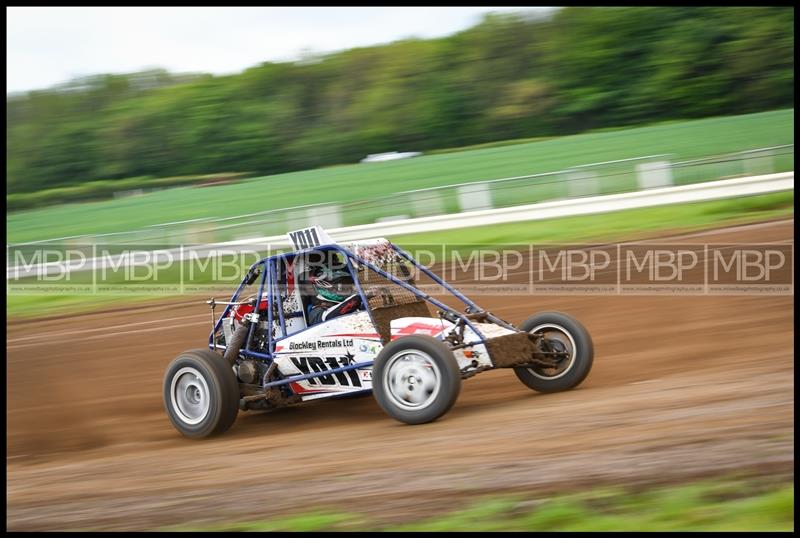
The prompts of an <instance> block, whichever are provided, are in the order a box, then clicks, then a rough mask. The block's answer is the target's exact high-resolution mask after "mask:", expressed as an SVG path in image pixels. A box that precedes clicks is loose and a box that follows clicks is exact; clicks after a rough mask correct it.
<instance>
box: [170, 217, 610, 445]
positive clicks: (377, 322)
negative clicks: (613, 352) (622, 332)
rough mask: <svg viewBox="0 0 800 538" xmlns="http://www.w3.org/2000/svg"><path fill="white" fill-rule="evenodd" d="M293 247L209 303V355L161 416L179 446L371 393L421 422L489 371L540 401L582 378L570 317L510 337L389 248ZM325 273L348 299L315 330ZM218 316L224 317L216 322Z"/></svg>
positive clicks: (510, 331) (315, 233)
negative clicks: (338, 276) (288, 410)
mask: <svg viewBox="0 0 800 538" xmlns="http://www.w3.org/2000/svg"><path fill="white" fill-rule="evenodd" d="M289 236H290V239H291V243H292V245H293V247H294V248H293V249H291V250H288V251H286V252H282V253H279V254H275V255H272V256H269V257H265V258H262V259H260V260H259V261H258V262H256V263H254V264H253V265H252V266H251V267H250V268H249V270H248V271H247V273H246V275H245V277H244V279H243V281H242V283H241V284H240V285H239V287H238V289H237V290H236V292H235V293H234V294H233V296H232V297H231V298H230V300H229V301H224V302H217V301H215V300H214V299H211V300H210V301H208V303H209V304H210V305H211V318H212V325H213V329H212V332H211V335H210V337H209V342H208V348H202V349H194V350H190V351H185V352H183V353H181V354H180V355H179V356H178V357H177V358H176V359H175V360H174V361H172V363H171V364H170V365H169V367H168V368H167V371H166V375H165V378H164V385H163V397H164V407H165V409H166V412H167V414H168V415H169V418H170V421H171V422H172V424H173V425H174V426H175V428H176V429H177V430H178V431H179V432H181V433H182V434H183V435H185V436H187V437H192V438H201V437H207V436H210V435H214V434H219V433H222V432H224V431H226V430H227V429H228V428H230V426H231V425H232V424H233V422H234V421H235V419H236V417H237V415H238V413H239V411H240V410H243V411H247V410H270V409H275V408H279V407H283V406H287V405H292V404H297V403H301V402H305V401H308V400H316V399H321V398H335V397H342V396H350V395H355V394H369V392H372V394H373V395H374V397H375V400H376V401H377V403H378V405H379V406H380V407H381V408H382V409H383V410H384V411H385V412H386V413H387V414H388V415H389V416H391V417H393V418H395V419H396V420H398V421H400V422H404V423H406V424H422V423H426V422H431V421H434V420H436V419H438V418H439V417H441V416H442V415H444V414H445V413H446V412H447V411H448V410H449V409H450V408H451V407H452V406H453V404H454V403H455V401H456V398H457V397H458V394H459V391H460V390H461V381H462V380H463V379H466V378H469V377H472V376H474V375H476V374H478V373H480V372H484V371H486V370H492V369H495V368H512V369H513V370H514V373H515V374H516V376H517V377H518V378H519V380H520V381H521V382H522V383H524V384H525V385H526V386H528V387H529V388H531V389H533V390H535V391H539V392H558V391H563V390H568V389H571V388H573V387H576V386H577V385H578V384H580V383H581V382H582V381H583V380H584V379H585V378H586V376H587V375H588V374H589V370H590V369H591V366H592V361H593V356H594V351H593V345H592V340H591V338H590V336H589V333H588V332H587V331H586V329H585V328H584V327H583V325H581V324H580V323H579V322H578V321H576V320H575V319H573V318H572V317H570V316H568V315H566V314H563V313H559V312H541V313H538V314H535V315H533V316H531V317H530V318H528V319H527V320H526V321H525V322H523V323H522V324H521V325H520V326H519V327H515V326H514V325H512V324H511V323H508V322H506V321H504V320H502V319H500V318H498V317H497V316H495V315H493V314H492V313H491V312H488V311H485V310H483V309H481V308H480V307H479V306H478V305H476V304H475V303H474V302H472V301H471V300H470V299H468V298H467V297H466V296H464V295H463V294H461V293H460V292H459V291H458V290H457V289H455V288H454V287H452V286H451V285H449V284H448V283H447V282H445V281H443V280H442V279H441V278H439V277H438V276H437V275H436V274H435V273H433V272H432V271H430V270H429V269H428V268H426V267H425V266H423V265H421V264H419V263H418V262H417V261H416V260H415V259H414V258H413V257H412V256H411V255H409V254H408V253H407V252H405V251H404V250H403V249H401V248H399V247H398V246H397V245H394V244H392V243H391V242H389V241H388V240H386V239H383V238H380V239H371V240H365V241H357V242H350V243H337V242H335V241H334V240H333V239H331V238H330V237H329V236H328V235H327V234H326V232H325V231H324V230H323V229H321V228H320V227H318V226H313V227H311V228H307V229H304V230H299V231H297V232H291V233H290V234H289ZM331 264H338V265H339V267H340V269H341V270H343V271H348V272H349V273H350V275H352V283H353V284H354V285H353V287H352V291H353V293H352V294H351V295H350V296H349V297H348V298H347V299H346V300H345V301H343V302H342V303H341V304H339V305H336V306H335V307H334V309H338V311H337V312H335V314H336V315H330V316H323V318H322V320H318V321H317V322H316V323H315V322H313V321H312V320H311V316H310V310H311V304H312V301H313V298H314V291H313V288H312V287H311V286H310V283H312V282H314V274H315V272H316V271H319V270H320V267H324V266H330V265H331ZM422 278H425V279H427V280H429V281H431V282H432V283H433V284H432V286H433V287H428V288H425V289H423V288H424V286H422V285H421V284H419V283H418V282H419V281H420V280H421V279H422ZM437 290H438V291H437ZM434 291H437V292H436V293H433V292H434ZM446 300H447V301H448V302H450V303H456V304H459V303H463V305H465V309H464V311H460V310H459V309H460V308H462V307H461V306H459V309H456V308H454V307H451V306H448V304H446V302H445V301H446ZM216 305H224V307H225V308H224V310H223V311H222V313H221V315H220V316H219V318H215V316H214V308H215V307H216Z"/></svg>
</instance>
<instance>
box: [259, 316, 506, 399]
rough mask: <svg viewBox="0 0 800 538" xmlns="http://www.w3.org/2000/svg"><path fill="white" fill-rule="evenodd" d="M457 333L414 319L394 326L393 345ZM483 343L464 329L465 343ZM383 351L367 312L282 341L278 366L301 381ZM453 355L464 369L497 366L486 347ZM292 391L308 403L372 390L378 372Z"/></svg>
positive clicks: (446, 325) (336, 377)
mask: <svg viewBox="0 0 800 538" xmlns="http://www.w3.org/2000/svg"><path fill="white" fill-rule="evenodd" d="M474 325H475V327H476V328H477V329H478V330H479V331H481V332H483V334H484V336H485V337H486V338H493V337H497V336H502V335H504V334H510V333H512V332H513V331H511V330H509V329H505V328H503V327H500V326H498V325H494V324H491V323H475V324H474ZM452 328H453V324H452V323H450V322H449V321H446V320H441V319H439V318H425V317H409V318H400V319H395V320H392V322H391V331H392V340H395V339H397V338H402V337H403V336H408V335H412V334H424V335H427V336H432V337H434V338H437V339H442V338H444V337H445V336H447V334H448V333H449V332H450V331H451V330H452ZM479 339H480V338H479V337H478V335H476V334H475V333H474V332H473V331H472V330H471V329H469V327H467V328H466V329H465V330H464V342H466V343H469V342H474V341H477V340H479ZM382 349H383V344H381V341H380V337H379V335H378V332H377V331H376V330H375V327H374V325H373V324H372V320H371V319H370V317H369V314H368V313H367V312H366V311H363V310H362V311H359V312H356V313H354V314H348V315H345V316H341V317H338V318H334V319H332V320H328V321H325V322H322V323H319V324H317V325H315V326H313V327H311V328H309V329H307V330H304V331H301V332H299V333H297V334H294V335H292V336H289V337H288V338H284V339H282V340H280V341H278V342H277V344H276V347H275V362H276V363H277V365H278V369H279V370H280V372H281V374H283V375H284V376H286V377H289V376H298V375H303V374H308V373H312V372H323V371H325V370H332V369H335V368H340V367H342V366H347V365H349V364H356V363H360V362H370V361H374V360H375V358H376V357H377V356H378V354H379V353H380V352H381V350H382ZM453 355H454V356H455V358H456V360H457V361H458V365H459V368H460V369H464V368H470V367H473V368H475V367H484V366H491V365H492V362H491V360H490V359H489V354H488V352H487V351H486V346H484V345H483V344H477V345H474V346H471V347H469V348H466V349H457V350H455V351H453ZM290 388H291V389H292V391H294V392H295V393H297V394H300V395H301V396H302V397H303V400H312V399H317V398H324V397H328V396H334V395H340V394H347V393H352V392H358V391H362V390H371V389H372V367H371V366H370V367H366V368H359V369H357V370H350V371H347V372H339V373H334V374H329V375H325V376H322V377H317V378H312V379H305V380H301V381H296V382H293V383H291V384H290Z"/></svg>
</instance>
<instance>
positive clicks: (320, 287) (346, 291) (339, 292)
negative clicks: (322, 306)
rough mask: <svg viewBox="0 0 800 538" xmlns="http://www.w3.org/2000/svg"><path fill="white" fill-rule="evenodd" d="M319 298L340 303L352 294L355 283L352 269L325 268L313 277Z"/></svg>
mask: <svg viewBox="0 0 800 538" xmlns="http://www.w3.org/2000/svg"><path fill="white" fill-rule="evenodd" d="M312 282H313V285H314V290H315V291H316V292H317V299H321V300H323V301H328V302H334V303H338V302H340V301H344V300H345V299H346V298H347V297H349V296H350V295H352V294H353V293H354V290H355V283H354V282H353V276H352V275H351V274H350V271H345V270H341V269H324V270H323V271H322V272H320V274H319V275H317V276H316V277H315V278H313V279H312Z"/></svg>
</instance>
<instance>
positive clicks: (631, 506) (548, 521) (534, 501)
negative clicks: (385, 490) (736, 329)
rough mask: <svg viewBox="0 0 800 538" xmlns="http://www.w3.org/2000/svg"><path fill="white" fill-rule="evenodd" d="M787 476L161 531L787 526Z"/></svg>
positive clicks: (790, 494) (320, 513)
mask: <svg viewBox="0 0 800 538" xmlns="http://www.w3.org/2000/svg"><path fill="white" fill-rule="evenodd" d="M793 529H794V486H793V484H792V483H791V482H788V481H781V482H774V481H769V480H767V481H764V480H755V479H750V480H744V479H718V480H706V481H702V482H693V483H688V484H684V485H677V486H662V487H649V488H646V489H634V488H623V487H613V488H598V489H592V490H589V491H582V492H578V493H569V494H561V495H556V496H548V497H542V496H540V495H537V494H536V493H518V494H513V495H496V496H487V497H483V498H480V499H479V500H477V501H473V502H471V503H470V504H469V505H467V506H466V507H464V508H462V509H458V510H454V511H452V512H449V513H446V514H442V515H439V516H436V517H432V518H429V519H423V520H421V521H415V522H413V523H408V524H402V525H397V524H392V523H388V522H385V521H379V520H376V519H374V518H370V517H367V516H365V515H362V514H358V513H354V512H336V511H333V510H323V509H320V510H316V511H313V512H309V513H306V514H295V515H291V516H288V517H283V518H276V519H268V520H264V521H253V522H247V523H215V524H210V525H208V526H191V527H190V526H181V527H175V528H172V529H164V530H202V531H257V532H264V531H313V530H319V531H364V530H378V531H548V530H549V531H691V530H696V531H791V530H793Z"/></svg>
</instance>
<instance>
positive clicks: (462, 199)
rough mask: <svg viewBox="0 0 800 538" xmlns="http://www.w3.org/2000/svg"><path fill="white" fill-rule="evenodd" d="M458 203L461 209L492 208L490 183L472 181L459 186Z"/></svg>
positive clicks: (477, 209)
mask: <svg viewBox="0 0 800 538" xmlns="http://www.w3.org/2000/svg"><path fill="white" fill-rule="evenodd" d="M458 205H459V207H461V211H479V210H481V209H492V193H491V191H490V190H489V184H488V183H470V184H469V185H461V186H460V187H458Z"/></svg>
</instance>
